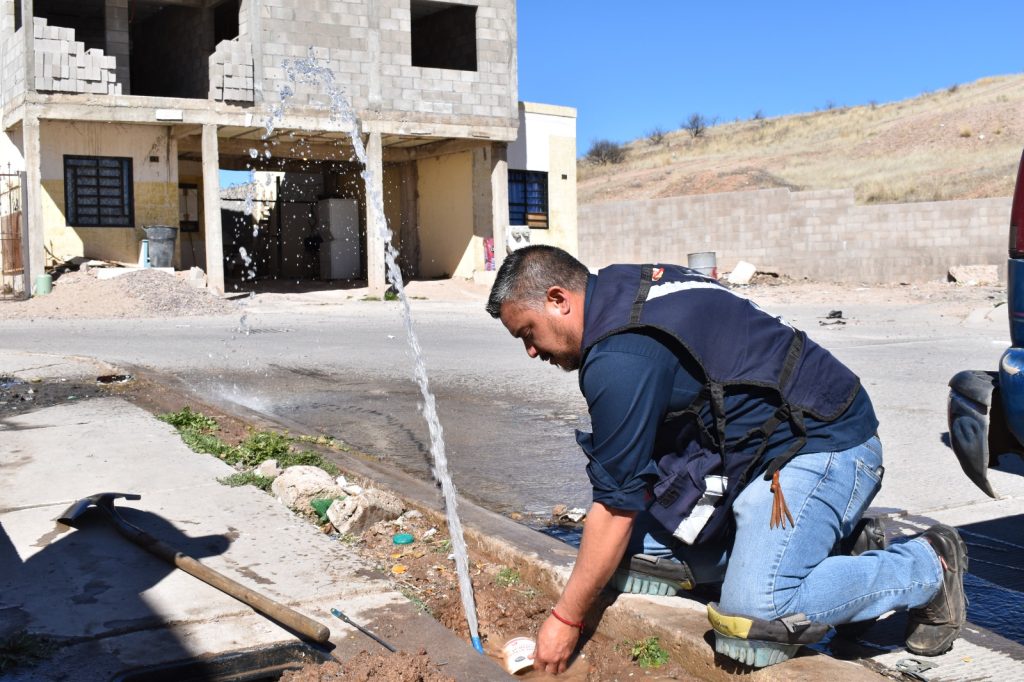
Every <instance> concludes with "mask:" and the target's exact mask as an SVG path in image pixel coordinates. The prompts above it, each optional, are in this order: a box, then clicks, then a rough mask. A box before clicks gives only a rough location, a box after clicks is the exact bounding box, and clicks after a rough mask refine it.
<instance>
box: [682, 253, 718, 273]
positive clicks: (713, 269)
mask: <svg viewBox="0 0 1024 682" xmlns="http://www.w3.org/2000/svg"><path fill="white" fill-rule="evenodd" d="M686 267H688V268H691V269H693V270H696V271H697V272H699V273H700V274H702V275H707V276H708V277H711V278H714V279H718V256H717V255H716V254H715V252H714V251H701V252H699V253H688V254H686Z"/></svg>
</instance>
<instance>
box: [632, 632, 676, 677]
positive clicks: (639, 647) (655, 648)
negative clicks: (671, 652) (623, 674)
mask: <svg viewBox="0 0 1024 682" xmlns="http://www.w3.org/2000/svg"><path fill="white" fill-rule="evenodd" d="M627 646H628V647H629V655H630V657H631V658H632V659H633V660H634V661H636V662H637V664H638V665H639V666H640V667H641V668H644V669H645V670H647V669H650V668H660V667H661V666H663V665H665V664H666V663H668V652H667V651H665V648H664V647H662V646H661V642H660V641H659V640H658V638H657V637H646V638H644V639H638V640H636V641H635V642H628V643H627Z"/></svg>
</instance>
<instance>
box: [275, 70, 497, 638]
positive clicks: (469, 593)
mask: <svg viewBox="0 0 1024 682" xmlns="http://www.w3.org/2000/svg"><path fill="white" fill-rule="evenodd" d="M283 66H284V69H285V72H286V74H287V77H288V80H289V82H291V83H296V82H303V83H310V84H314V85H316V84H319V85H321V86H322V87H323V88H324V89H325V90H326V93H327V96H328V97H329V98H330V114H331V119H332V120H334V121H337V122H338V123H340V124H341V125H342V127H343V129H345V130H346V131H347V132H348V134H349V137H350V138H351V140H352V146H353V148H354V149H355V153H356V157H357V158H358V159H359V161H360V162H361V163H362V164H363V172H362V173H361V175H362V178H363V180H364V181H365V183H366V201H367V203H368V205H369V206H371V207H372V208H373V211H372V214H373V223H374V224H373V225H372V226H371V227H370V228H368V230H367V232H369V231H370V229H372V230H374V231H375V232H376V234H377V235H378V236H379V237H380V238H381V239H383V241H384V260H385V263H386V274H387V279H388V281H389V282H390V283H391V286H392V287H394V289H395V291H396V292H397V294H398V299H399V300H400V301H401V303H402V318H403V320H404V321H405V333H406V336H407V337H408V340H409V346H410V347H411V348H412V352H413V358H414V367H413V373H414V375H415V378H416V383H417V384H418V385H419V388H420V393H421V394H422V396H423V416H424V418H425V419H426V420H427V426H428V428H429V429H430V454H431V455H432V457H433V469H432V471H433V474H434V479H435V480H436V481H437V482H438V483H440V485H441V492H442V494H443V495H444V503H445V505H444V506H445V516H446V518H447V521H448V531H449V534H450V535H451V542H452V550H453V554H454V555H455V569H456V573H457V574H458V578H459V592H460V593H461V596H462V608H463V610H464V611H465V612H466V623H467V625H468V626H469V635H470V640H471V641H472V643H473V648H474V649H476V650H477V651H479V652H480V653H484V647H483V643H482V642H481V641H480V629H479V624H478V623H477V617H476V603H475V601H474V598H473V583H472V582H471V581H470V579H469V552H468V550H467V548H466V540H465V537H464V536H463V533H462V522H461V521H460V520H459V514H458V510H457V498H456V492H455V484H454V483H453V482H452V477H451V474H450V473H449V472H448V457H447V455H446V454H445V446H444V433H443V430H442V428H441V422H440V421H439V420H438V417H437V405H436V401H435V400H434V394H433V393H432V392H431V390H430V382H429V379H428V377H427V366H426V363H424V361H423V352H422V350H421V348H420V342H419V338H418V337H417V336H416V330H415V329H414V327H413V322H412V309H411V308H410V306H409V298H408V296H406V294H405V284H404V283H403V281H402V272H401V270H400V269H399V267H398V252H397V251H396V249H395V247H394V245H393V244H392V243H391V238H392V233H391V228H389V227H388V224H387V219H386V218H385V217H384V197H383V195H382V193H381V191H380V189H379V188H378V187H377V185H376V184H375V180H377V178H375V177H374V174H373V172H372V171H371V170H370V165H369V163H368V158H367V156H366V147H365V145H364V144H363V138H362V135H361V133H360V126H359V119H358V117H357V116H356V113H355V110H353V108H352V105H351V104H350V103H349V101H348V98H347V97H346V96H345V94H344V92H343V91H342V89H341V88H339V87H338V86H337V85H336V84H335V83H334V74H333V73H332V72H331V71H330V69H328V68H327V67H326V66H323V65H321V64H318V63H317V61H316V59H315V58H314V56H313V54H312V50H310V54H309V56H308V57H306V58H305V59H294V60H285V62H284V64H283ZM294 92H295V91H294V89H293V88H292V87H290V86H288V85H284V86H282V87H281V88H280V90H279V93H280V97H281V102H280V104H278V106H276V107H275V108H274V109H273V111H272V113H271V115H270V116H269V117H268V118H267V121H266V135H265V137H264V139H268V138H269V137H270V135H271V133H273V131H274V126H275V125H276V123H277V122H278V121H280V120H281V119H283V117H284V112H285V107H286V106H287V102H288V100H289V99H291V97H292V96H293V95H294Z"/></svg>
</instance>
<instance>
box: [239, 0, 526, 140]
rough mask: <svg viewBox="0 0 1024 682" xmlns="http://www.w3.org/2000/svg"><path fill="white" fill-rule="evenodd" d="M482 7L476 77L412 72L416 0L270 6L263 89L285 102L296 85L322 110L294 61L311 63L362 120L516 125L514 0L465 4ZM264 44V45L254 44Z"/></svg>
mask: <svg viewBox="0 0 1024 682" xmlns="http://www.w3.org/2000/svg"><path fill="white" fill-rule="evenodd" d="M459 4H470V5H475V6H476V7H477V10H476V48H477V69H476V71H461V70H455V69H437V68H424V67H418V66H413V65H412V20H411V15H410V9H409V0H377V1H376V2H372V3H371V2H366V1H365V0H309V1H304V2H299V1H298V0H263V2H261V4H260V8H259V11H260V15H259V16H260V36H259V38H258V40H259V41H260V42H261V44H262V52H263V57H262V64H263V88H262V89H263V92H264V93H265V96H266V98H267V100H268V101H271V102H272V101H277V100H278V98H279V96H278V93H279V91H280V88H281V87H282V86H289V87H293V88H294V90H295V93H296V94H295V96H294V98H293V99H292V102H293V103H295V104H297V105H303V104H318V103H322V102H323V100H324V97H323V95H322V93H320V92H319V89H318V88H314V87H311V86H304V85H300V86H298V87H295V86H294V84H291V83H289V82H288V80H287V74H286V71H285V69H284V68H282V62H283V61H284V60H286V59H295V58H304V57H306V56H307V54H308V52H309V51H310V48H312V53H313V56H314V57H315V58H316V59H317V60H318V61H320V62H321V63H322V64H324V65H325V66H327V67H328V68H329V69H330V70H331V72H332V73H333V74H334V75H335V82H337V83H338V84H340V85H341V86H342V87H343V88H344V90H345V92H346V94H347V95H348V96H349V98H350V100H351V101H352V103H353V105H354V106H355V108H356V110H357V111H358V112H359V113H360V115H362V116H366V115H368V114H371V115H373V114H376V115H381V116H386V115H387V114H389V113H390V114H394V115H398V116H400V117H401V118H403V119H405V120H411V121H417V120H424V121H427V120H443V121H444V122H447V123H456V124H459V123H465V124H485V125H486V124H493V125H515V123H514V122H515V120H516V119H517V116H518V111H517V103H518V92H517V62H516V18H515V2H514V0H479V1H477V2H468V1H465V0H464V1H462V2H459ZM254 40H257V38H254Z"/></svg>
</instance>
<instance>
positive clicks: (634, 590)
mask: <svg viewBox="0 0 1024 682" xmlns="http://www.w3.org/2000/svg"><path fill="white" fill-rule="evenodd" d="M695 584H696V581H695V580H694V579H693V572H692V571H691V570H690V567H689V566H687V565H686V564H684V563H682V562H680V561H677V560H675V559H672V558H671V557H656V556H651V555H649V554H633V555H632V556H627V557H625V558H624V559H623V560H622V563H620V564H619V567H618V568H617V569H616V570H615V574H614V575H613V576H612V579H611V580H610V581H609V582H608V587H609V588H611V589H613V590H615V591H617V592H624V593H628V594H654V595H660V596H665V595H669V596H672V595H675V594H676V593H678V592H679V591H680V590H692V589H693V586H694V585H695Z"/></svg>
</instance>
